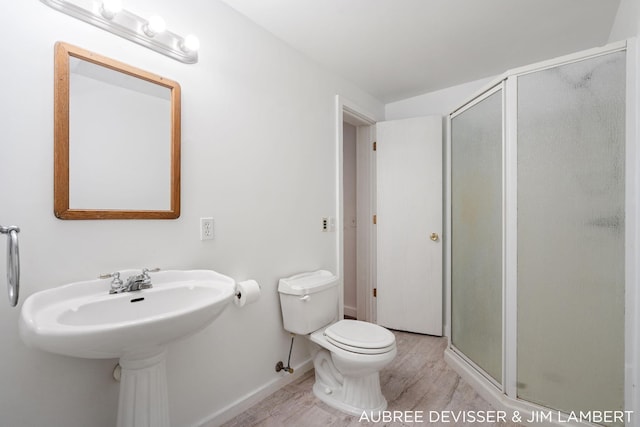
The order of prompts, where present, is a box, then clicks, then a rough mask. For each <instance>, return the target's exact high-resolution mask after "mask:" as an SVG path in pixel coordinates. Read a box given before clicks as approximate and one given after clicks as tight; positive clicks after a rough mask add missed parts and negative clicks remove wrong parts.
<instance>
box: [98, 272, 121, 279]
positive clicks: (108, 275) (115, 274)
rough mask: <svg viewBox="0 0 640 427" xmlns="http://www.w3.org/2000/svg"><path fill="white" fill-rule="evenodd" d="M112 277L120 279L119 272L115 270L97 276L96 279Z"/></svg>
mask: <svg viewBox="0 0 640 427" xmlns="http://www.w3.org/2000/svg"><path fill="white" fill-rule="evenodd" d="M111 277H113V280H114V281H115V280H120V272H119V271H116V272H115V273H106V274H101V275H99V276H98V279H109V278H111Z"/></svg>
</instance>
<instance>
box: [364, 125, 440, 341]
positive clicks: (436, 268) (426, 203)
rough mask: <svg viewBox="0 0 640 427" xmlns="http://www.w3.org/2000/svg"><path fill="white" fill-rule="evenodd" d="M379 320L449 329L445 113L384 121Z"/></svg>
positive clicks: (380, 131) (380, 132) (379, 157)
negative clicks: (445, 322) (445, 318)
mask: <svg viewBox="0 0 640 427" xmlns="http://www.w3.org/2000/svg"><path fill="white" fill-rule="evenodd" d="M376 132H377V153H376V163H377V212H376V213H377V275H378V280H377V311H378V319H377V320H378V324H380V325H382V326H385V327H388V328H391V329H398V330H402V331H410V332H418V333H423V334H430V335H438V336H440V335H442V305H443V304H442V246H443V245H442V241H441V238H440V236H441V234H442V117H440V116H428V117H418V118H413V119H405V120H393V121H387V122H379V123H377V125H376Z"/></svg>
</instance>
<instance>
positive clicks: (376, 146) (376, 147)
mask: <svg viewBox="0 0 640 427" xmlns="http://www.w3.org/2000/svg"><path fill="white" fill-rule="evenodd" d="M377 150H378V143H377V142H376V141H373V151H377Z"/></svg>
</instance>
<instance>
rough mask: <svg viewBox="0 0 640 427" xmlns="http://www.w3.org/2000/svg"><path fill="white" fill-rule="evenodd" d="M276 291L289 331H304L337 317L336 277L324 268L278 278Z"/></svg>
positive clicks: (332, 320)
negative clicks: (278, 294)
mask: <svg viewBox="0 0 640 427" xmlns="http://www.w3.org/2000/svg"><path fill="white" fill-rule="evenodd" d="M278 292H279V293H280V306H281V308H282V320H283V322H284V328H285V329H286V330H287V331H289V332H292V333H294V334H299V335H307V334H310V333H311V332H314V331H317V330H318V329H320V328H322V327H323V326H326V325H329V324H331V323H332V322H334V321H335V320H336V319H337V318H338V278H337V277H336V276H334V275H333V274H332V273H330V272H328V271H326V270H318V271H313V272H309V273H302V274H296V275H295V276H291V277H287V278H285V279H280V281H279V282H278Z"/></svg>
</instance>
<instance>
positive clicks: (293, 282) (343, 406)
mask: <svg viewBox="0 0 640 427" xmlns="http://www.w3.org/2000/svg"><path fill="white" fill-rule="evenodd" d="M278 291H279V293H280V303H281V306H282V317H283V321H284V327H285V329H286V330H287V331H289V332H292V333H295V334H299V335H303V336H305V337H306V338H307V339H308V345H309V350H310V353H311V357H312V358H313V366H314V369H315V375H316V382H315V384H314V386H313V392H314V394H315V396H316V397H318V398H319V399H320V400H322V401H323V402H325V403H326V404H327V405H329V406H331V407H334V408H336V409H339V410H341V411H343V412H346V413H348V414H352V415H361V414H362V413H363V412H367V413H378V412H380V411H383V410H384V409H386V407H387V401H386V399H385V398H384V396H383V395H382V390H381V388H380V379H379V377H380V374H379V373H380V370H381V369H383V368H384V367H385V366H387V365H388V364H389V363H390V362H391V361H392V360H393V358H394V357H395V356H396V353H397V350H396V342H395V336H394V335H393V333H391V332H390V331H389V330H387V329H385V328H383V327H381V326H378V325H375V324H373V323H367V322H362V321H358V320H340V321H336V320H337V314H338V313H337V311H338V310H337V307H338V306H337V304H338V281H337V278H336V277H335V276H333V275H332V274H331V273H329V272H328V271H325V270H320V271H316V272H310V273H302V274H299V275H296V276H292V277H289V278H286V279H281V280H280V282H279V284H278Z"/></svg>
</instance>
